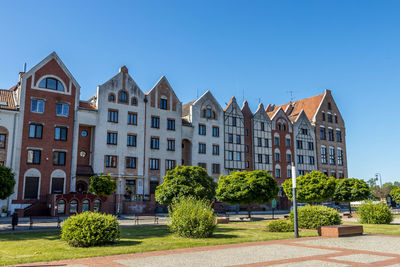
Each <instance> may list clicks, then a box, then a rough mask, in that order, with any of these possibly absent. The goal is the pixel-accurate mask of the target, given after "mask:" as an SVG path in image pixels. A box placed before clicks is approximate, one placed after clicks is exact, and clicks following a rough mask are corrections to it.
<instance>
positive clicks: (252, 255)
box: [22, 235, 400, 267]
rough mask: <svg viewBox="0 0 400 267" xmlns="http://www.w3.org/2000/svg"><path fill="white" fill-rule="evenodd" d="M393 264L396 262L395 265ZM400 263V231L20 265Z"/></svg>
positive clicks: (240, 266)
mask: <svg viewBox="0 0 400 267" xmlns="http://www.w3.org/2000/svg"><path fill="white" fill-rule="evenodd" d="M394 264H396V265H394ZM389 265H393V266H400V237H395V236H380V235H364V236H356V237H346V238H321V237H313V238H302V239H288V240H275V241H265V242H254V243H242V244H232V245H221V246H209V247H197V248H187V249H176V250H169V251H154V252H146V253H137V254H126V255H116V256H106V257H96V258H85V259H76V260H64V261H56V262H46V263H37V264H36V263H35V264H26V265H22V266H68V267H99V266H120V267H123V266H132V267H133V266H140V267H155V266H157V267H159V266H161V267H162V266H165V267H179V266H185V267H189V266H214V267H222V266H236V267H245V266H248V267H250V266H281V267H283V266H290V267H291V266H317V267H322V266H328V267H329V266H389Z"/></svg>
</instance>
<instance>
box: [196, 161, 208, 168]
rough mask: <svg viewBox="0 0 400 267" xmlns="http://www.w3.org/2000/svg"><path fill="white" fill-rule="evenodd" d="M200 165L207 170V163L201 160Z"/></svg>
mask: <svg viewBox="0 0 400 267" xmlns="http://www.w3.org/2000/svg"><path fill="white" fill-rule="evenodd" d="M198 165H199V167H202V168H203V169H205V170H207V163H204V162H199V164H198Z"/></svg>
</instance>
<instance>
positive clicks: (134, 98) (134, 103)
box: [131, 97, 137, 106]
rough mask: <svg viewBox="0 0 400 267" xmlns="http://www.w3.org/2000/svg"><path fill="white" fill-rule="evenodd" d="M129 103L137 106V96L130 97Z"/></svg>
mask: <svg viewBox="0 0 400 267" xmlns="http://www.w3.org/2000/svg"><path fill="white" fill-rule="evenodd" d="M131 105H132V106H137V98H136V97H132V98H131Z"/></svg>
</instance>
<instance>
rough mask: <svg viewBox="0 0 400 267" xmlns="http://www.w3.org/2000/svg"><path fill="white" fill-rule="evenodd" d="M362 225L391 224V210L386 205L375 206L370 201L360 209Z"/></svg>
mask: <svg viewBox="0 0 400 267" xmlns="http://www.w3.org/2000/svg"><path fill="white" fill-rule="evenodd" d="M358 214H359V215H360V223H368V224H389V223H390V222H391V221H392V220H393V216H392V212H391V209H390V208H389V206H388V205H386V204H385V203H382V202H381V203H379V204H373V203H372V202H371V201H368V202H366V203H364V204H361V205H360V206H359V207H358Z"/></svg>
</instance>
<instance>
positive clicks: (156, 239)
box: [0, 225, 317, 265]
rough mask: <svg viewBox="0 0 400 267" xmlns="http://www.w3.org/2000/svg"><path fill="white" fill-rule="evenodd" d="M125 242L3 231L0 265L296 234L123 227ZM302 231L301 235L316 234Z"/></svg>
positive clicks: (247, 229)
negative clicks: (84, 244)
mask: <svg viewBox="0 0 400 267" xmlns="http://www.w3.org/2000/svg"><path fill="white" fill-rule="evenodd" d="M121 232H122V233H121V235H122V236H121V241H120V242H119V243H118V244H115V245H107V246H103V247H92V248H72V247H69V246H68V245H66V243H65V242H63V241H61V240H60V239H59V234H60V232H58V231H53V232H30V233H16V234H0V265H10V264H18V263H29V262H39V261H53V260H61V259H73V258H82V257H94V256H104V255H113V254H124V253H136V252H144V251H154V250H168V249H176V248H188V247H196V246H208V245H221V244H232V243H241V242H251V241H264V240H274V239H287V238H292V237H293V233H269V232H266V231H265V230H264V229H262V228H251V227H240V226H234V225H232V226H229V225H219V226H218V227H217V230H216V232H215V234H214V235H213V236H212V237H211V238H207V239H185V238H179V237H175V236H174V235H172V234H171V233H169V232H168V229H167V227H166V226H162V225H160V226H143V227H123V228H121ZM316 235H317V234H316V233H315V232H302V233H301V236H303V237H305V236H316Z"/></svg>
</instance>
